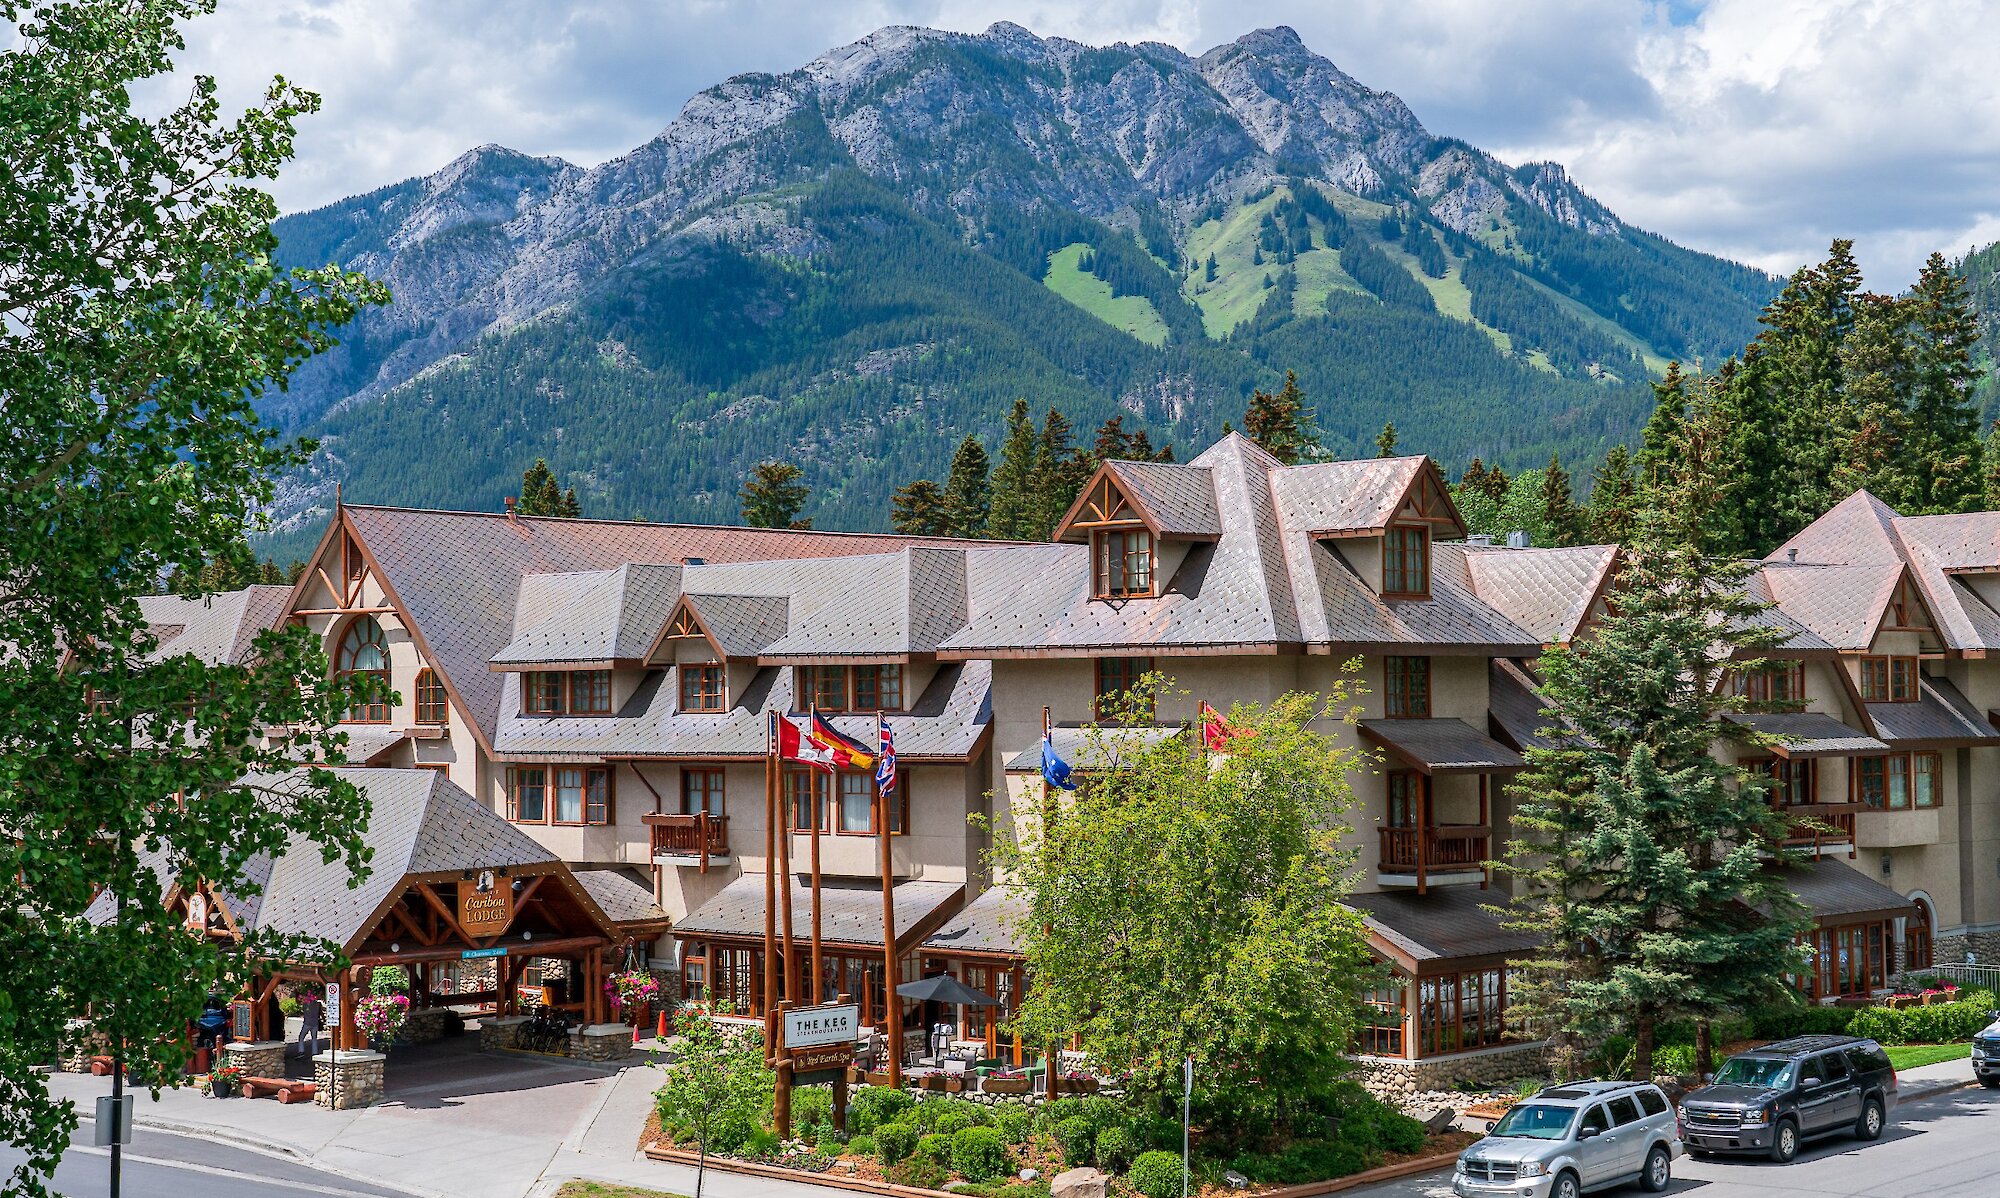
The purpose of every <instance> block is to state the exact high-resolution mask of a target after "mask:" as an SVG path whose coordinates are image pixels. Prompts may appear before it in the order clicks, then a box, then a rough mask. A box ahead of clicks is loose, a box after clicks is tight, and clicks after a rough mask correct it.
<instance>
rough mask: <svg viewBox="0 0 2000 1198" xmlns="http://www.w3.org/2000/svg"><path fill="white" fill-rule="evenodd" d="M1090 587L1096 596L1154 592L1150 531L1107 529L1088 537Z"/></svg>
mask: <svg viewBox="0 0 2000 1198" xmlns="http://www.w3.org/2000/svg"><path fill="white" fill-rule="evenodd" d="M1091 547H1092V559H1093V563H1094V564H1093V566H1092V570H1091V573H1092V581H1093V583H1094V586H1093V590H1094V592H1095V593H1096V595H1097V597H1098V598H1099V599H1137V598H1143V597H1146V596H1150V595H1151V594H1152V593H1153V534H1152V533H1150V532H1148V531H1146V530H1145V529H1143V528H1118V529H1108V530H1106V531H1103V532H1099V533H1096V534H1095V535H1093V536H1092V537H1091Z"/></svg>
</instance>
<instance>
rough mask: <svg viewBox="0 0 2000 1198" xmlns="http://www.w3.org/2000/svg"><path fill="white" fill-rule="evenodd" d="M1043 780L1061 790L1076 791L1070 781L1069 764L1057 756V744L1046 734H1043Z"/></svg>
mask: <svg viewBox="0 0 2000 1198" xmlns="http://www.w3.org/2000/svg"><path fill="white" fill-rule="evenodd" d="M1042 780H1043V781H1044V782H1047V783H1048V784H1049V785H1050V786H1054V787H1057V788H1059V789H1061V790H1075V789H1076V783H1075V782H1073V781H1071V780H1070V776H1069V762H1067V761H1064V760H1063V759H1062V758H1060V757H1058V756H1056V742H1055V741H1054V740H1052V739H1051V738H1050V737H1049V734H1048V733H1046V732H1044V733H1042Z"/></svg>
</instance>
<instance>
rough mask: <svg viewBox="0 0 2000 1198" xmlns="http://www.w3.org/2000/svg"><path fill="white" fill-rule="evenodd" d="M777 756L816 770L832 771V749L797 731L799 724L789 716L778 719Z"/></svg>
mask: <svg viewBox="0 0 2000 1198" xmlns="http://www.w3.org/2000/svg"><path fill="white" fill-rule="evenodd" d="M778 756H779V757H780V758H781V759H783V760H785V761H796V762H799V763H800V764H801V765H809V766H811V767H813V768H814V769H816V770H825V771H826V772H827V773H829V774H830V773H832V772H833V771H834V755H833V751H832V750H831V749H829V748H827V747H826V746H825V745H822V744H820V743H819V742H818V741H816V740H814V739H812V738H811V737H809V736H806V735H803V734H802V733H801V732H800V731H799V726H798V725H797V724H794V723H793V722H792V721H791V720H790V719H789V718H786V717H783V716H780V717H779V719H778Z"/></svg>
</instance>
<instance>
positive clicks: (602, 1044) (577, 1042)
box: [569, 1023, 632, 1061]
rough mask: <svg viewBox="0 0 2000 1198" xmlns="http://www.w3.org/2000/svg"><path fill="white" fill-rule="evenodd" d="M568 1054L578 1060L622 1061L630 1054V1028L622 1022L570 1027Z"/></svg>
mask: <svg viewBox="0 0 2000 1198" xmlns="http://www.w3.org/2000/svg"><path fill="white" fill-rule="evenodd" d="M569 1055H571V1056H573V1057H575V1058H576V1059H577V1060H579V1061H623V1060H626V1059H628V1058H630V1057H631V1055H632V1029H631V1028H630V1027H629V1026H627V1025H625V1024H622V1023H593V1024H591V1025H590V1026H589V1027H580V1028H571V1029H570V1033H569Z"/></svg>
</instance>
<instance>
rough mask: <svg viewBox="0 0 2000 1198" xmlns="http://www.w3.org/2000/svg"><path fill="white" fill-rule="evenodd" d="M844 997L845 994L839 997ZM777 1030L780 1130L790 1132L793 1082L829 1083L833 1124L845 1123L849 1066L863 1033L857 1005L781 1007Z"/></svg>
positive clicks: (775, 1103) (802, 1083)
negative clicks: (855, 1046)
mask: <svg viewBox="0 0 2000 1198" xmlns="http://www.w3.org/2000/svg"><path fill="white" fill-rule="evenodd" d="M843 997H845V996H843ZM778 1031H779V1035H780V1039H779V1041H778V1044H779V1048H778V1093H777V1098H776V1100H775V1102H774V1103H773V1105H774V1107H775V1108H776V1110H775V1112H774V1113H775V1114H776V1115H777V1120H776V1121H777V1123H778V1134H779V1135H783V1136H789V1135H790V1134H791V1127H790V1119H791V1112H792V1094H791V1091H792V1087H793V1086H817V1085H822V1084H827V1083H831V1084H832V1086H833V1095H834V1098H833V1101H834V1119H835V1121H836V1122H835V1126H839V1125H840V1124H842V1123H845V1122H846V1108H847V1101H846V1099H847V1094H846V1088H847V1086H846V1083H847V1067H848V1066H849V1065H851V1064H853V1063H854V1043H855V1041H856V1040H857V1039H859V1037H860V1034H861V1008H860V1007H858V1006H855V1005H854V1004H853V1003H848V1002H836V1003H829V1004H828V1005H826V1006H823V1007H791V1006H788V1005H785V1006H782V1007H781V1010H780V1012H779V1019H778Z"/></svg>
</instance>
